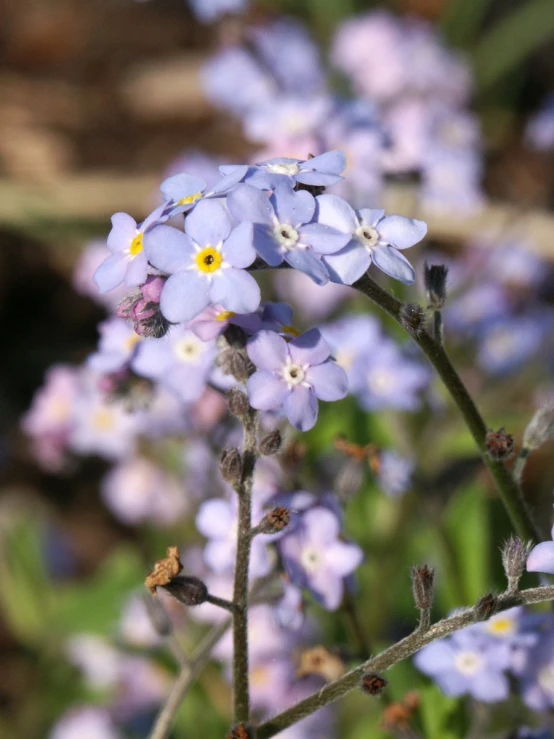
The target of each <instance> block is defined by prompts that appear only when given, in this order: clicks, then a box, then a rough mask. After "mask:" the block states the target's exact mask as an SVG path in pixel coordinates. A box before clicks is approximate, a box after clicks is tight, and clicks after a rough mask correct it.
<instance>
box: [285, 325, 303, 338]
mask: <svg viewBox="0 0 554 739" xmlns="http://www.w3.org/2000/svg"><path fill="white" fill-rule="evenodd" d="M283 333H284V334H289V335H290V336H300V331H298V329H296V328H294V326H283Z"/></svg>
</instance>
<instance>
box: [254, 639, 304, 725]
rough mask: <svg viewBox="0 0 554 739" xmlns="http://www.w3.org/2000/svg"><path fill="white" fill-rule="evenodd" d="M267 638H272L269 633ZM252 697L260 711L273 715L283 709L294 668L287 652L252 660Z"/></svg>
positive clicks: (292, 679)
mask: <svg viewBox="0 0 554 739" xmlns="http://www.w3.org/2000/svg"><path fill="white" fill-rule="evenodd" d="M267 638H271V636H270V634H267ZM249 678H250V699H251V701H252V705H253V706H254V708H255V709H256V710H258V711H263V712H264V714H269V715H270V716H273V715H274V714H275V713H277V712H278V711H280V710H282V709H283V706H284V704H285V702H286V696H287V691H288V689H289V686H290V685H291V683H292V682H293V681H294V669H293V665H292V662H291V659H290V655H289V654H288V653H287V652H283V654H281V655H278V656H275V657H271V659H265V660H261V661H258V662H254V663H253V662H252V661H250V671H249Z"/></svg>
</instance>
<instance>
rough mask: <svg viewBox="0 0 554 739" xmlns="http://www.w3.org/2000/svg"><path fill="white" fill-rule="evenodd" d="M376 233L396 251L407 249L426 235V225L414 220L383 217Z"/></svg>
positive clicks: (400, 217) (401, 217)
mask: <svg viewBox="0 0 554 739" xmlns="http://www.w3.org/2000/svg"><path fill="white" fill-rule="evenodd" d="M377 231H378V232H379V236H380V237H381V240H382V241H383V242H384V243H386V244H392V245H393V246H395V247H396V248H397V249H407V248H408V247H410V246H413V245H414V244H417V242H418V241H421V239H422V238H423V237H424V236H425V234H426V233H427V224H426V223H425V222H424V221H416V220H415V219H414V218H404V217H403V216H385V218H383V219H381V220H380V221H379V223H378V224H377Z"/></svg>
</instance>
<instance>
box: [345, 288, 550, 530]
mask: <svg viewBox="0 0 554 739" xmlns="http://www.w3.org/2000/svg"><path fill="white" fill-rule="evenodd" d="M352 287H355V288H356V289H357V290H359V291H360V292H362V293H363V294H364V295H366V296H367V297H368V298H369V299H370V300H372V301H373V302H374V303H376V304H377V305H379V306H380V307H381V308H382V309H383V310H384V311H385V312H386V313H388V315H389V316H391V317H392V318H394V320H395V321H397V323H399V324H400V325H401V326H403V327H404V328H406V324H405V321H403V320H402V315H401V313H402V307H403V304H402V303H401V302H400V301H399V300H397V299H396V298H394V297H393V296H392V295H390V294H389V293H388V292H386V290H383V288H382V287H380V286H379V285H377V283H376V282H374V281H373V280H372V279H371V277H369V276H368V275H364V276H363V277H361V278H360V279H359V280H358V281H357V282H355V283H354V285H353V286H352ZM410 334H411V336H412V338H413V339H414V341H415V342H416V344H417V345H418V346H419V348H420V349H421V350H422V351H423V353H424V354H425V355H426V357H427V358H428V359H429V361H430V362H431V364H432V365H433V367H434V368H435V369H436V371H437V373H438V374H439V376H440V378H441V380H442V381H443V383H444V385H445V387H446V389H447V390H448V392H449V393H450V395H451V396H452V399H453V400H454V402H455V403H456V405H457V406H458V408H459V410H460V412H461V413H462V416H463V417H464V420H465V422H466V425H467V427H468V429H469V431H470V433H471V435H472V436H473V438H474V440H475V443H476V444H477V447H478V448H479V451H480V452H481V456H482V458H483V461H484V463H485V465H486V466H487V468H488V470H489V472H490V473H491V475H492V477H493V479H494V481H495V483H496V487H497V488H498V492H499V493H500V498H501V500H502V503H503V504H504V507H505V509H506V511H507V513H508V515H509V517H510V520H511V521H512V524H513V526H514V528H515V530H516V531H517V533H518V534H519V536H521V537H522V538H523V539H525V540H531V541H541V540H543V539H544V538H545V537H544V536H543V535H542V533H541V532H540V531H539V529H538V528H537V526H536V524H535V522H534V521H533V519H532V518H531V514H530V512H529V510H528V508H527V506H526V504H525V501H524V500H523V497H522V495H521V491H520V488H519V485H518V484H517V482H516V481H515V479H514V477H513V476H512V474H511V472H510V471H509V470H508V469H507V468H506V467H505V466H504V463H503V462H502V461H499V460H495V459H492V458H491V457H490V456H489V455H488V452H487V446H486V434H487V427H486V425H485V422H484V421H483V419H482V417H481V414H480V413H479V411H478V410H477V406H476V405H475V403H474V402H473V399H472V398H471V396H470V395H469V393H468V391H467V390H466V387H465V385H464V384H463V382H462V381H461V379H460V377H459V375H458V373H457V372H456V370H455V369H454V367H453V366H452V364H451V362H450V359H449V358H448V356H447V354H446V352H445V350H444V347H443V346H441V344H440V343H439V342H438V341H436V340H435V339H433V338H432V337H431V336H430V335H429V334H428V333H427V332H426V331H421V330H414V331H410Z"/></svg>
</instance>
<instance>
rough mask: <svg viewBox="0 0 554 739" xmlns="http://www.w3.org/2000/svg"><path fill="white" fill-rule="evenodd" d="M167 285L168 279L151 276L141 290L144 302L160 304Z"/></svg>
mask: <svg viewBox="0 0 554 739" xmlns="http://www.w3.org/2000/svg"><path fill="white" fill-rule="evenodd" d="M165 283H166V279H165V278H164V277H158V276H156V277H155V276H154V275H150V277H148V278H147V280H146V282H145V283H144V285H142V287H141V288H140V291H141V293H142V297H143V298H144V300H146V301H148V302H149V303H159V302H160V298H161V297H162V290H163V289H164V286H165Z"/></svg>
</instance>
